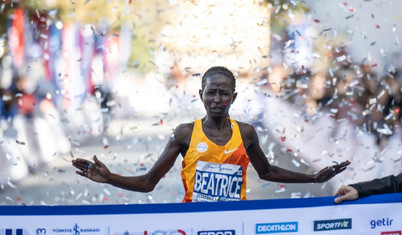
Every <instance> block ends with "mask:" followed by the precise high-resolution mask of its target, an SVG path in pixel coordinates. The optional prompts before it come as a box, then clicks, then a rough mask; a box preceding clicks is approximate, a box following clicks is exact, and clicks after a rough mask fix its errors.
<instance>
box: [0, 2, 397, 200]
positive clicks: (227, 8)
mask: <svg viewBox="0 0 402 235" xmlns="http://www.w3.org/2000/svg"><path fill="white" fill-rule="evenodd" d="M39 2H40V3H39ZM279 2H282V3H279ZM401 7H402V5H401V3H399V2H397V1H391V2H389V1H380V0H370V1H358V0H351V1H323V0H320V1H312V2H308V3H306V1H293V0H291V1H268V0H267V1H254V2H250V1H235V2H232V1H223V0H220V1H214V3H213V4H211V3H206V2H204V1H166V0H158V1H152V2H149V1H127V0H125V1H94V0H92V1H43V2H42V1H24V3H19V2H16V1H3V2H1V3H0V15H1V16H0V20H1V21H2V24H1V25H2V26H1V27H0V76H1V79H0V92H1V98H2V99H1V103H0V108H1V110H0V111H1V117H2V119H1V120H0V123H1V132H2V135H1V138H0V150H1V153H2V154H1V155H0V205H62V204H129V203H159V202H181V200H182V198H183V188H182V187H183V186H182V184H181V179H180V170H181V156H179V157H178V160H177V161H176V163H175V165H174V166H173V168H172V169H171V170H170V171H169V173H168V174H166V175H165V176H164V177H163V178H162V180H161V182H160V183H159V184H158V185H157V186H156V189H155V190H154V191H153V192H152V193H134V192H130V191H125V190H122V189H118V188H115V187H112V186H110V185H104V184H96V183H93V182H90V181H89V180H87V179H85V178H82V177H79V176H77V175H76V174H75V170H74V169H73V167H72V166H71V160H72V159H75V158H78V157H80V158H86V159H91V158H92V157H93V155H97V156H98V157H99V158H100V159H101V160H102V161H103V162H104V163H105V164H107V166H108V167H109V168H110V170H111V171H113V172H115V173H118V174H121V175H139V174H144V173H145V172H147V171H148V170H149V169H150V168H151V167H152V165H153V164H154V163H155V161H156V160H157V158H158V156H159V155H160V154H161V152H162V151H163V149H164V147H165V145H166V143H167V142H168V141H175V140H176V136H175V134H172V130H173V129H174V128H175V127H176V126H177V125H179V124H180V123H183V122H191V121H193V120H194V119H197V118H201V117H203V116H204V115H205V111H204V108H203V104H202V102H201V101H200V99H199V94H198V90H199V88H200V86H201V77H202V74H203V73H204V72H205V70H206V69H208V68H209V67H211V66H214V65H223V66H226V67H228V68H229V69H231V70H232V71H233V72H234V73H235V75H236V77H237V87H236V90H237V92H238V97H237V99H236V102H235V103H234V104H233V106H232V109H231V116H232V117H233V118H235V119H237V120H240V121H243V122H248V123H250V124H252V125H253V126H254V127H255V128H256V130H257V133H258V134H259V137H260V143H261V146H262V148H263V151H264V152H265V154H266V156H267V158H268V160H269V162H270V163H271V164H275V165H278V166H281V167H284V168H287V169H291V170H294V171H299V172H303V173H313V172H315V171H316V170H317V169H320V168H323V167H326V166H328V165H332V164H337V163H338V162H342V161H345V160H350V161H351V162H352V164H351V166H350V167H349V168H348V169H347V170H346V171H345V172H344V173H342V174H341V175H339V176H337V177H335V178H334V179H332V180H331V181H329V182H327V183H324V184H315V185H293V184H278V183H273V182H265V181H261V180H260V179H259V178H258V175H257V174H256V172H255V170H254V169H253V168H252V167H250V168H249V170H248V189H247V193H248V198H249V199H263V198H289V197H316V196H328V195H332V193H333V191H334V190H335V189H336V188H337V187H339V186H340V185H342V184H349V183H352V182H357V181H362V180H367V179H371V178H374V177H381V176H385V175H389V174H398V173H400V172H401V169H402V167H401V166H402V165H401V164H402V146H401V143H402V141H401V138H402V131H401V129H400V124H401V104H402V90H401V87H402V86H401V83H402V77H401V70H402V64H401V62H400V61H401V60H400V59H399V57H400V54H401V50H400V40H401V36H402V34H401V30H400V28H401V19H400V13H399V12H398V9H401Z"/></svg>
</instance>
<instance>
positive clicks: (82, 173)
mask: <svg viewBox="0 0 402 235" xmlns="http://www.w3.org/2000/svg"><path fill="white" fill-rule="evenodd" d="M75 173H77V175H80V176H84V177H86V176H85V173H84V172H83V171H76V172H75Z"/></svg>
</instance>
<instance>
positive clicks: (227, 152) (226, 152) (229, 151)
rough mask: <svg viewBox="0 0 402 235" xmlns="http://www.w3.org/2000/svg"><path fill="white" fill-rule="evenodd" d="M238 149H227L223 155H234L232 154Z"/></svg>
mask: <svg viewBox="0 0 402 235" xmlns="http://www.w3.org/2000/svg"><path fill="white" fill-rule="evenodd" d="M237 149H238V148H235V149H232V150H227V149H225V151H223V153H225V154H229V153H232V152H234V151H236V150H237Z"/></svg>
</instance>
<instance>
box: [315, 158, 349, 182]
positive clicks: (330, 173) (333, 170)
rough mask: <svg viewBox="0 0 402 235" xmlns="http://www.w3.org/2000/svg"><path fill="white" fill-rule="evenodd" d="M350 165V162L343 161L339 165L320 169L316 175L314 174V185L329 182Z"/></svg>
mask: <svg viewBox="0 0 402 235" xmlns="http://www.w3.org/2000/svg"><path fill="white" fill-rule="evenodd" d="M349 164H350V161H344V162H341V163H340V164H336V165H332V166H328V167H325V168H323V169H321V170H320V171H319V172H318V173H316V174H315V176H314V179H315V182H316V183H323V182H326V181H328V180H330V179H331V178H332V177H334V176H336V175H337V174H339V173H341V172H342V171H344V170H346V168H347V166H348V165H349Z"/></svg>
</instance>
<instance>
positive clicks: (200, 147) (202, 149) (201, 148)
mask: <svg viewBox="0 0 402 235" xmlns="http://www.w3.org/2000/svg"><path fill="white" fill-rule="evenodd" d="M207 149H208V145H207V143H205V142H200V143H199V144H198V145H197V151H198V152H200V153H203V152H205V151H207Z"/></svg>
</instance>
